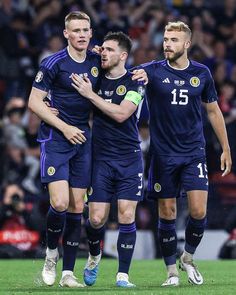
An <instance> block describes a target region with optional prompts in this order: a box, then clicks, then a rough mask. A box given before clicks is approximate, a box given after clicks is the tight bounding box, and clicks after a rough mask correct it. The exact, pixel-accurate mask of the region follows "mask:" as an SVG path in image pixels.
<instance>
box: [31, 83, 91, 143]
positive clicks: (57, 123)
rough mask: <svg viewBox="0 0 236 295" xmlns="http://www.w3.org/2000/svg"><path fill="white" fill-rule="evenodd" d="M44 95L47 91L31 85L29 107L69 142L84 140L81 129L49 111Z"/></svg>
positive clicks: (81, 141)
mask: <svg viewBox="0 0 236 295" xmlns="http://www.w3.org/2000/svg"><path fill="white" fill-rule="evenodd" d="M46 96H47V92H45V91H43V90H40V89H38V88H36V87H32V89H31V93H30V96H29V102H28V107H29V109H30V110H31V111H32V112H34V113H35V114H36V115H37V116H38V117H39V118H40V119H41V120H43V121H44V122H46V123H47V124H49V125H51V126H53V127H55V128H57V129H59V130H60V131H61V132H62V133H63V134H64V136H65V137H66V138H67V139H68V140H69V141H70V142H71V143H73V144H76V143H80V144H81V143H83V142H85V141H86V138H85V137H84V135H83V131H82V130H80V129H78V128H76V127H74V126H70V125H68V124H66V123H65V122H64V121H62V120H61V119H60V118H58V117H57V116H56V115H55V114H54V113H53V112H51V110H50V108H49V107H47V106H46V104H45V103H44V102H43V100H44V99H45V97H46Z"/></svg>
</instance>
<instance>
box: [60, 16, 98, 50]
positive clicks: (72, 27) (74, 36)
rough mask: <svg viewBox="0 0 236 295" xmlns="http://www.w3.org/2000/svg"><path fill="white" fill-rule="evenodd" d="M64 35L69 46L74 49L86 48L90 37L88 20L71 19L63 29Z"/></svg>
mask: <svg viewBox="0 0 236 295" xmlns="http://www.w3.org/2000/svg"><path fill="white" fill-rule="evenodd" d="M64 36H65V38H66V39H67V40H68V44H69V46H72V47H73V48H74V49H75V50H78V51H83V50H86V49H87V48H88V45H89V41H90V39H91V37H92V30H91V28H90V24H89V22H88V21H87V20H85V19H80V20H77V19H74V20H71V21H70V22H69V23H68V24H67V27H66V29H65V30H64Z"/></svg>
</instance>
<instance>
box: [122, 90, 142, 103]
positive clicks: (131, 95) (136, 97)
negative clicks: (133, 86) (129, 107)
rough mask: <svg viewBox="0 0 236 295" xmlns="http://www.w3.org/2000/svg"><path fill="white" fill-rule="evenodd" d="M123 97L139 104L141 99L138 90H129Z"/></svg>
mask: <svg viewBox="0 0 236 295" xmlns="http://www.w3.org/2000/svg"><path fill="white" fill-rule="evenodd" d="M124 99H126V100H129V101H132V102H133V103H134V104H135V105H139V104H140V102H141V100H142V96H141V95H140V94H139V93H138V92H136V91H132V90H130V91H128V92H127V94H126V96H125V98H124Z"/></svg>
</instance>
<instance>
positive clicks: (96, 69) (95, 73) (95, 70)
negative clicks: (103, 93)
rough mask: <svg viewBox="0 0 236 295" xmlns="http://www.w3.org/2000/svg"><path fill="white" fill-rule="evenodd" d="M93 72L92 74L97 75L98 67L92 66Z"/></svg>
mask: <svg viewBox="0 0 236 295" xmlns="http://www.w3.org/2000/svg"><path fill="white" fill-rule="evenodd" d="M91 74H92V76H94V77H97V76H98V68H97V67H92V69H91Z"/></svg>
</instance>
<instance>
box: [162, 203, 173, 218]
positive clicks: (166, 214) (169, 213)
mask: <svg viewBox="0 0 236 295" xmlns="http://www.w3.org/2000/svg"><path fill="white" fill-rule="evenodd" d="M159 212H160V213H159V215H160V217H161V218H163V219H168V220H170V219H175V218H176V208H175V206H169V205H167V204H166V205H164V204H163V205H162V206H161V207H160V208H159Z"/></svg>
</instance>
